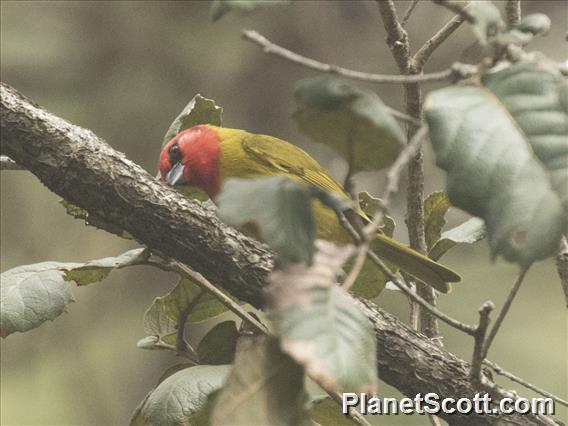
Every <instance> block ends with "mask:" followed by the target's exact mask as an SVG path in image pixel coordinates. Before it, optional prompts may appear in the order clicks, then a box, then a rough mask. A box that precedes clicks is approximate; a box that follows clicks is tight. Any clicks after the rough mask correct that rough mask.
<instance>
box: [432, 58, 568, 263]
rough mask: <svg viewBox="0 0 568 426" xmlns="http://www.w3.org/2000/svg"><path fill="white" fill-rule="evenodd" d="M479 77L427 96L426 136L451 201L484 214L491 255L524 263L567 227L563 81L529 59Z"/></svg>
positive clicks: (548, 249) (545, 252) (551, 246)
mask: <svg viewBox="0 0 568 426" xmlns="http://www.w3.org/2000/svg"><path fill="white" fill-rule="evenodd" d="M482 81H483V83H484V85H483V86H482V87H475V86H461V87H448V88H444V89H440V90H437V91H435V92H433V93H431V94H430V95H429V97H428V99H427V102H426V118H427V120H428V124H429V127H430V139H431V140H432V144H433V146H434V149H435V151H436V161H437V163H438V165H440V167H442V168H443V169H445V170H446V171H447V172H448V195H449V197H450V200H451V202H452V204H454V205H456V206H457V207H460V208H462V209H464V210H466V211H468V212H469V213H471V214H473V215H476V216H479V217H481V218H483V220H484V221H485V224H486V226H487V232H488V238H489V243H490V245H491V250H492V253H493V255H494V256H495V255H498V254H502V255H503V256H504V257H505V258H507V259H508V260H511V261H516V262H518V263H520V264H523V265H526V264H530V263H531V262H533V261H534V260H537V259H542V258H545V257H548V256H550V255H552V254H553V253H554V252H555V251H556V250H557V248H558V242H559V241H560V236H561V235H562V233H563V232H566V226H567V218H568V214H567V212H568V209H567V206H568V203H567V201H566V200H567V199H568V181H567V179H566V176H567V173H568V144H566V133H567V132H568V111H567V109H566V102H565V101H563V95H564V94H565V93H566V84H565V82H564V81H562V80H561V77H559V76H558V74H556V73H554V72H551V71H549V70H547V69H546V68H543V67H542V66H540V65H538V64H536V63H530V62H529V63H518V64H515V65H512V66H509V67H506V68H504V69H502V70H499V71H495V72H492V73H489V74H487V75H485V76H484V77H483V80H482ZM480 123H483V126H481V127H480ZM527 188H531V191H527Z"/></svg>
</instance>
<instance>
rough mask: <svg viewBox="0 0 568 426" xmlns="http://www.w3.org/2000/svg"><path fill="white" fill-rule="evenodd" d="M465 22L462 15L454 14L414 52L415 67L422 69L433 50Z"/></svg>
mask: <svg viewBox="0 0 568 426" xmlns="http://www.w3.org/2000/svg"><path fill="white" fill-rule="evenodd" d="M463 22H465V19H464V17H463V16H462V15H456V16H454V17H453V18H452V19H451V20H450V21H449V22H448V23H446V25H444V26H443V27H442V28H441V29H440V31H438V32H437V33H436V34H434V35H433V36H432V37H431V38H430V39H429V40H428V41H426V42H425V43H424V44H423V45H422V47H421V48H420V49H418V51H417V52H416V53H415V54H414V64H415V66H416V67H417V68H419V69H422V68H423V67H424V65H425V64H426V62H428V59H430V56H432V54H433V53H434V51H435V50H436V49H437V48H438V47H440V46H441V45H442V43H444V42H445V41H446V40H447V39H448V37H449V36H450V35H452V33H453V32H454V31H455V30H457V29H458V28H459V27H460V26H461V24H462V23H463Z"/></svg>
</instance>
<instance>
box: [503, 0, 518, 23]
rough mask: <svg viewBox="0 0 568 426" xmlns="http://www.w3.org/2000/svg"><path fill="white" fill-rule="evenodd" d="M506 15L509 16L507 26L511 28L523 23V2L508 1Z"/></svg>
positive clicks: (516, 0)
mask: <svg viewBox="0 0 568 426" xmlns="http://www.w3.org/2000/svg"><path fill="white" fill-rule="evenodd" d="M505 15H506V16H507V26H508V27H509V28H512V27H514V26H515V25H518V24H519V22H521V0H507V3H506V4H505Z"/></svg>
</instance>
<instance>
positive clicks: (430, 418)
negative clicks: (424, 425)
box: [428, 414, 442, 426]
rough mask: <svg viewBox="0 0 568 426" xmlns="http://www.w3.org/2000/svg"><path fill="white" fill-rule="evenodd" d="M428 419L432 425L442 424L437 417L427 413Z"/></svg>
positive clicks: (440, 425) (438, 425)
mask: <svg viewBox="0 0 568 426" xmlns="http://www.w3.org/2000/svg"><path fill="white" fill-rule="evenodd" d="M428 419H429V420H430V424H432V426H442V422H441V421H440V419H439V418H438V417H436V416H433V415H432V414H429V415H428Z"/></svg>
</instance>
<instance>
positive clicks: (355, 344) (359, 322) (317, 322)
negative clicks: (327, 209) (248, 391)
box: [267, 240, 377, 392]
mask: <svg viewBox="0 0 568 426" xmlns="http://www.w3.org/2000/svg"><path fill="white" fill-rule="evenodd" d="M316 244H317V247H318V251H317V253H316V255H315V257H314V264H313V265H312V266H311V267H308V266H306V265H304V264H293V265H289V266H287V267H285V268H284V269H281V270H276V271H274V272H272V274H271V276H270V286H269V288H268V289H267V301H268V306H269V315H270V318H271V320H272V323H273V325H274V331H275V334H276V336H278V337H280V339H281V345H282V349H283V350H284V351H285V352H286V353H288V354H289V355H290V356H292V358H294V359H295V360H296V361H297V362H298V363H300V364H302V365H303V366H304V368H305V369H306V372H307V373H308V374H309V375H310V377H311V378H312V379H314V380H315V381H316V382H318V383H320V384H322V385H323V387H325V388H326V389H333V390H337V391H349V392H366V391H372V390H373V389H375V388H376V384H377V369H376V362H375V361H376V348H375V338H374V335H373V333H372V330H371V328H370V325H369V322H368V319H367V318H366V317H365V315H364V314H363V313H362V312H361V310H360V309H359V307H358V306H357V305H355V302H354V300H353V299H352V298H350V297H349V295H348V294H347V293H346V292H345V290H344V289H342V288H341V287H339V286H337V285H336V282H337V281H336V276H337V274H338V273H339V272H340V270H341V266H342V264H343V263H344V261H345V259H346V258H347V257H348V256H349V255H350V253H351V251H352V247H350V246H347V247H337V246H335V245H334V244H332V243H330V242H327V241H323V240H318V241H317V242H316Z"/></svg>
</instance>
